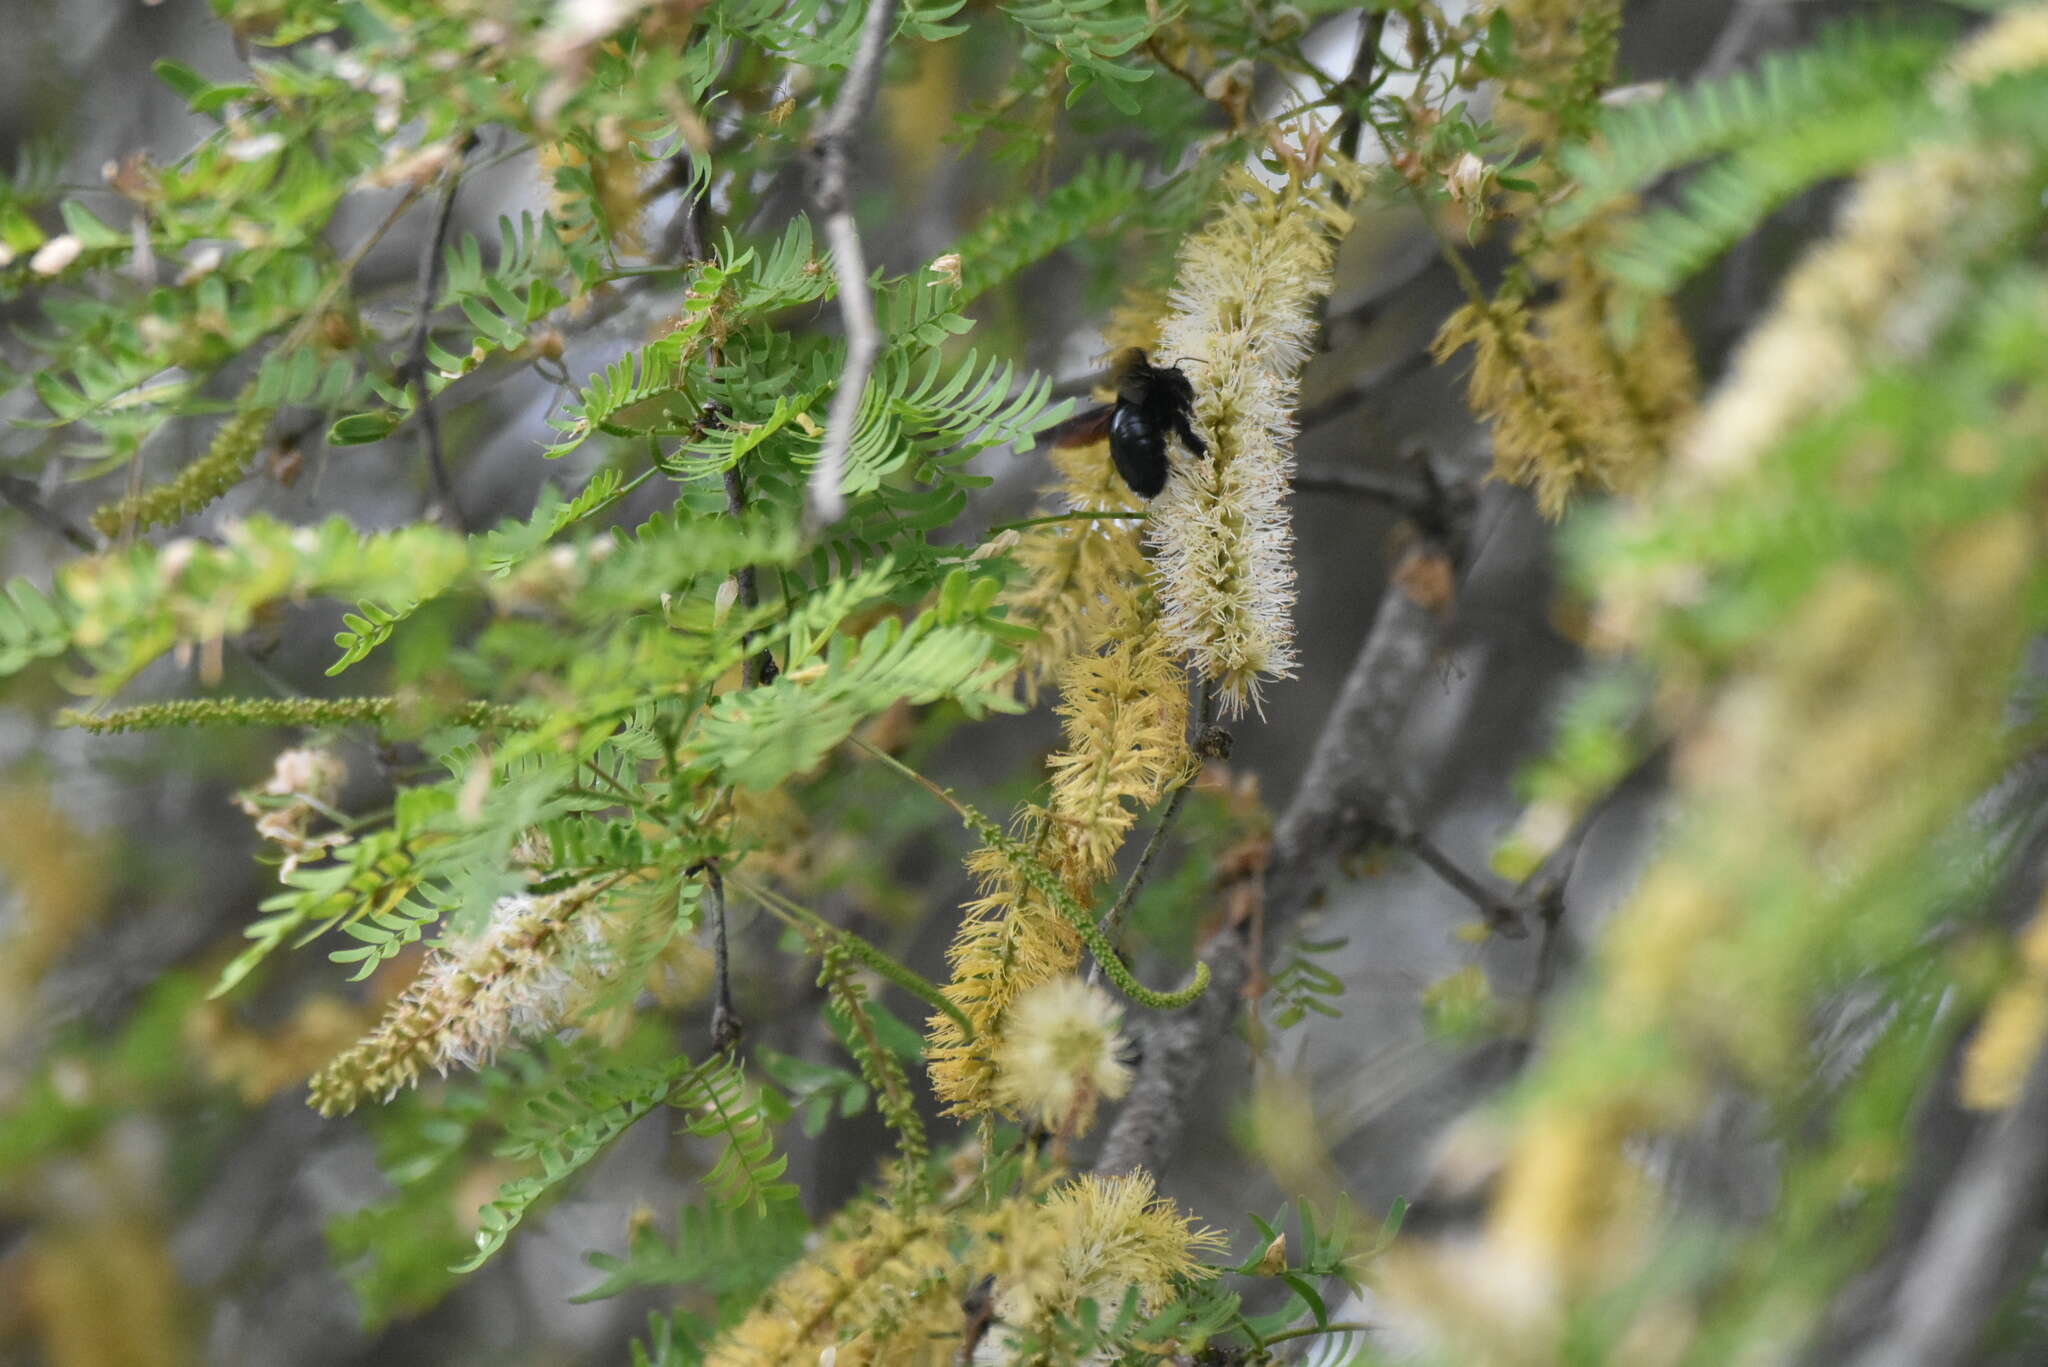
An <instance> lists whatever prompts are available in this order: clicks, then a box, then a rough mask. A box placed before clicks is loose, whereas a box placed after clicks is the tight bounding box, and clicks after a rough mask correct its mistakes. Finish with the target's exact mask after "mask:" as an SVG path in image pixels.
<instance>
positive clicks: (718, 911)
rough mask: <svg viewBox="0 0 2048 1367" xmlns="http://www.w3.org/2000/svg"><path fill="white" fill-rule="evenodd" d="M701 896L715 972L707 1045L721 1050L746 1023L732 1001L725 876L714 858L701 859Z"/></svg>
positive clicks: (737, 1036) (734, 1041)
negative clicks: (707, 913) (707, 914)
mask: <svg viewBox="0 0 2048 1367" xmlns="http://www.w3.org/2000/svg"><path fill="white" fill-rule="evenodd" d="M704 900H705V901H707V902H709V903H710V904H711V923H712V932H711V934H712V939H711V955H712V965H713V971H714V972H715V973H716V975H717V980H716V984H715V986H714V988H713V992H712V998H711V1048H712V1049H713V1050H714V1051H715V1052H717V1053H721V1054H723V1053H727V1052H729V1051H730V1050H731V1049H732V1047H733V1046H734V1045H736V1044H738V1043H739V1042H740V1035H741V1033H742V1032H743V1031H744V1030H745V1028H746V1026H745V1023H744V1022H742V1021H741V1020H740V1013H739V1012H737V1011H735V1010H733V1005H732V974H731V960H730V958H729V957H728V955H727V951H726V944H725V877H724V875H722V874H720V873H719V871H718V861H717V860H716V859H707V860H705V861H704Z"/></svg>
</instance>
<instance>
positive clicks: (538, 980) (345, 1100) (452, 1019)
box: [311, 882, 616, 1115]
mask: <svg viewBox="0 0 2048 1367" xmlns="http://www.w3.org/2000/svg"><path fill="white" fill-rule="evenodd" d="M607 886H608V883H605V882H597V883H586V884H582V885H579V886H577V887H573V888H569V889H565V890H564V891H561V892H557V893H553V894H551V895H549V896H546V897H534V896H530V895H526V894H521V895H518V896H513V897H506V898H501V899H500V900H499V902H498V903H497V905H496V906H494V907H493V908H492V909H491V914H490V917H489V919H488V920H487V921H486V922H485V924H484V925H483V927H482V928H481V929H480V930H479V931H478V932H477V933H476V934H475V935H472V936H469V937H466V938H464V939H461V940H455V939H450V940H448V941H446V942H444V943H443V944H442V945H441V946H440V947H439V948H437V949H435V950H434V951H433V952H432V953H431V954H429V955H428V956H427V961H426V963H425V964H424V965H423V966H422V967H421V968H420V971H419V976H418V977H416V978H414V979H413V981H412V985H411V986H410V987H408V988H407V989H406V990H405V993H404V995H402V996H401V997H399V999H398V1000H397V1001H396V1002H394V1003H393V1004H392V1006H391V1009H390V1010H389V1011H387V1012H385V1014H384V1019H383V1020H381V1021H379V1022H378V1023H377V1027H376V1028H375V1029H374V1030H372V1031H371V1032H370V1033H369V1034H368V1035H365V1036H364V1037H363V1038H362V1039H360V1040H358V1041H357V1042H356V1044H355V1045H354V1047H353V1048H351V1049H349V1050H348V1051H347V1052H346V1053H344V1054H342V1055H341V1056H340V1057H338V1058H336V1059H335V1060H334V1061H333V1062H332V1063H329V1064H328V1065H327V1066H326V1067H325V1068H323V1069H321V1070H320V1072H319V1073H318V1074H316V1075H315V1076H314V1078H313V1081H312V1096H311V1101H312V1104H313V1107H314V1109H316V1110H318V1111H319V1112H320V1113H321V1114H322V1115H340V1114H343V1113H346V1112H348V1111H352V1110H354V1109H355V1108H356V1106H357V1105H359V1104H360V1103H361V1102H362V1101H363V1100H365V1099H366V1098H370V1097H389V1096H392V1095H394V1094H395V1093H397V1092H398V1091H400V1090H401V1089H403V1088H405V1087H409V1086H411V1085H412V1084H413V1083H415V1082H417V1081H419V1078H420V1074H421V1073H423V1072H425V1071H427V1070H428V1069H433V1070H434V1071H436V1072H441V1073H445V1072H447V1071H448V1070H449V1069H450V1068H451V1067H476V1066H478V1065H480V1064H484V1063H488V1062H490V1061H491V1059H493V1058H494V1057H496V1056H497V1053H498V1051H499V1050H500V1049H502V1048H504V1047H505V1046H506V1045H508V1044H512V1043H514V1042H516V1041H519V1040H522V1039H532V1038H535V1037H537V1036H539V1035H543V1034H546V1033H547V1032H549V1031H551V1030H554V1029H557V1028H559V1027H561V1026H562V1025H564V1024H567V1023H568V1021H569V1020H570V1018H571V1017H572V1016H573V1015H574V1014H575V1011H576V1009H577V1007H579V1006H580V1005H582V1004H583V1003H584V1002H586V1001H587V1000H588V999H589V997H590V996H591V994H592V993H593V992H594V991H595V990H596V989H597V988H598V987H600V986H602V985H603V983H604V980H605V979H606V977H607V976H608V975H610V974H612V973H613V972H614V971H615V969H616V965H615V964H614V962H613V957H614V956H613V955H612V954H611V953H610V952H609V946H610V943H611V938H612V937H611V934H610V930H611V928H610V927H609V926H608V925H607V923H606V918H605V917H604V915H603V914H602V912H601V911H600V909H598V908H597V907H595V906H594V905H593V903H595V902H596V901H597V900H598V898H599V897H601V895H602V894H603V891H604V889H605V888H606V887H607Z"/></svg>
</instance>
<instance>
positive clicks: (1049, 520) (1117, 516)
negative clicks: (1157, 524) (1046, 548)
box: [988, 508, 1146, 536]
mask: <svg viewBox="0 0 2048 1367" xmlns="http://www.w3.org/2000/svg"><path fill="white" fill-rule="evenodd" d="M1145 517H1146V514H1144V513H1125V512H1105V511H1101V510H1098V509H1093V508H1090V509H1087V510H1085V511H1083V512H1078V513H1051V514H1048V515H1047V516H1045V517H1027V518H1025V519H1024V520H1023V521H1021V522H999V523H997V524H996V525H995V526H993V527H990V528H989V529H988V530H989V535H991V536H994V535H995V534H997V533H998V532H1018V531H1022V530H1024V528H1026V527H1045V526H1050V525H1051V524H1053V523H1055V522H1123V521H1131V522H1143V521H1144V520H1145Z"/></svg>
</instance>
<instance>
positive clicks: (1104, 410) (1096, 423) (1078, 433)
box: [1041, 404, 1116, 446]
mask: <svg viewBox="0 0 2048 1367" xmlns="http://www.w3.org/2000/svg"><path fill="white" fill-rule="evenodd" d="M1115 411H1116V407H1115V405H1113V404H1104V405H1103V406H1102V407H1100V408H1091V409H1089V410H1088V411H1087V412H1085V413H1077V414H1075V415H1074V416H1073V417H1071V418H1068V419H1067V420H1066V421H1065V422H1063V423H1059V424H1056V425H1055V426H1053V427H1051V428H1049V429H1048V430H1047V431H1046V434H1045V436H1044V437H1043V438H1042V439H1041V440H1042V441H1043V443H1044V444H1045V445H1047V446H1093V445H1094V444H1095V443H1096V442H1098V441H1108V440H1109V415H1110V414H1111V413H1114V412H1115Z"/></svg>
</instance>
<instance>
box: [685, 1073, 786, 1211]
mask: <svg viewBox="0 0 2048 1367" xmlns="http://www.w3.org/2000/svg"><path fill="white" fill-rule="evenodd" d="M676 1104H677V1105H679V1106H682V1107H684V1108H685V1109H687V1110H688V1111H689V1112H690V1120H689V1122H688V1123H689V1130H690V1133H691V1134H694V1135H696V1136H697V1137H698V1138H700V1139H714V1140H717V1141H718V1142H719V1144H720V1146H721V1147H720V1150H719V1155H718V1159H717V1161H716V1162H715V1163H713V1165H712V1167H711V1170H710V1171H709V1172H707V1173H706V1174H705V1175H704V1186H705V1189H706V1190H707V1191H709V1192H710V1193H711V1196H712V1198H713V1199H714V1200H716V1201H717V1202H718V1203H719V1204H720V1205H722V1206H724V1207H726V1208H727V1209H731V1210H737V1209H739V1208H741V1207H749V1208H751V1209H752V1210H753V1212H754V1215H755V1218H757V1219H760V1218H765V1217H766V1214H767V1211H768V1208H769V1206H770V1205H771V1204H774V1203H776V1202H780V1201H784V1200H787V1199H789V1198H791V1197H793V1196H794V1195H795V1194H796V1188H795V1187H793V1186H791V1185H789V1184H788V1183H787V1182H782V1181H779V1180H778V1179H779V1178H780V1177H781V1176H782V1174H783V1172H784V1171H785V1170H787V1169H788V1167H789V1156H788V1155H787V1154H778V1153H776V1152H775V1142H774V1135H773V1133H772V1132H771V1127H770V1125H769V1121H768V1117H767V1113H766V1112H765V1111H763V1109H762V1107H761V1103H760V1100H759V1094H758V1093H753V1092H750V1091H749V1089H748V1086H747V1080H746V1075H745V1073H744V1072H743V1071H742V1070H741V1068H740V1066H739V1064H738V1063H737V1062H735V1061H733V1060H731V1059H720V1060H716V1061H714V1062H712V1063H709V1064H706V1065H705V1066H704V1067H703V1068H701V1069H699V1070H698V1072H697V1073H696V1074H694V1075H693V1076H692V1077H691V1079H690V1088H689V1093H688V1095H687V1096H686V1097H683V1098H679V1099H678V1100H677V1102H676Z"/></svg>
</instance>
